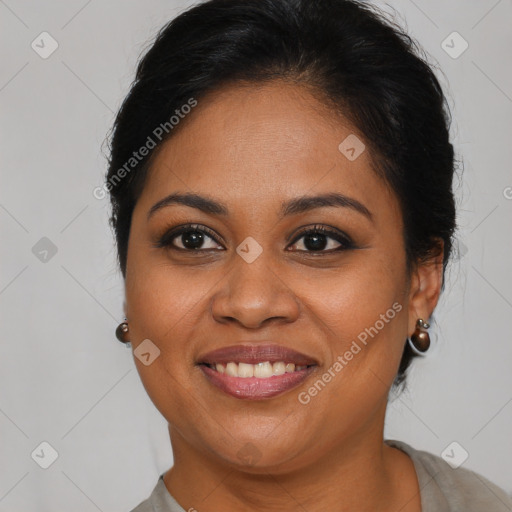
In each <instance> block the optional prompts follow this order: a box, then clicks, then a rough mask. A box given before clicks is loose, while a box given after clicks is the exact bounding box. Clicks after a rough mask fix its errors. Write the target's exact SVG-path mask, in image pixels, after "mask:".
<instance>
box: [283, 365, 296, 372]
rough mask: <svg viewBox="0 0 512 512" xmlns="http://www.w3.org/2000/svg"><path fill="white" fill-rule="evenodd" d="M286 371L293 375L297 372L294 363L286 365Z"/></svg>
mask: <svg viewBox="0 0 512 512" xmlns="http://www.w3.org/2000/svg"><path fill="white" fill-rule="evenodd" d="M285 370H286V373H292V372H294V371H295V365H294V364H293V363H288V364H287V365H286V368H285Z"/></svg>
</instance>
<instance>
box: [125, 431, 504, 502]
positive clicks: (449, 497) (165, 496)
mask: <svg viewBox="0 0 512 512" xmlns="http://www.w3.org/2000/svg"><path fill="white" fill-rule="evenodd" d="M384 442H385V443H386V444H388V445H389V446H394V447H396V448H398V449H400V450H402V451H403V452H405V453H407V455H409V457H410V458H411V459H412V461H413V463H414V468H415V469H416V474H417V476H418V482H419V486H420V493H421V510H422V512H510V511H512V496H509V495H507V494H506V493H505V491H503V489H500V488H499V487H497V486H496V485H495V484H493V483H492V482H490V481H489V480H487V479H486V478H484V477H483V476H481V475H479V474H478V473H475V472H473V471H470V470H469V469H465V468H462V467H459V468H457V469H452V467H451V466H450V465H449V464H448V463H447V462H446V461H444V460H443V459H442V458H441V457H438V456H437V455H433V454H432V453H428V452H425V451H421V450H416V449H414V448H412V447H411V446H409V445H408V444H406V443H404V442H403V441H395V440H391V439H386V440H384ZM192 510H193V509H192ZM131 512H186V511H185V509H183V508H182V507H181V506H180V505H179V504H178V502H177V501H176V500H175V499H174V498H173V497H172V496H171V494H170V493H169V491H168V490H167V487H165V484H164V480H163V473H162V474H161V475H160V477H159V478H158V483H157V484H156V486H155V488H154V489H153V491H152V493H151V495H150V496H149V497H148V498H147V499H146V500H144V501H143V502H141V503H140V504H139V505H138V506H137V507H135V508H134V509H133V510H131Z"/></svg>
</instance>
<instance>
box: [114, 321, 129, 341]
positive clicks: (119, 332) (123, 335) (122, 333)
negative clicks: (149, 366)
mask: <svg viewBox="0 0 512 512" xmlns="http://www.w3.org/2000/svg"><path fill="white" fill-rule="evenodd" d="M128 331H129V329H128V322H126V321H125V322H122V323H120V324H119V325H118V326H117V329H116V338H117V339H118V340H119V341H120V342H121V343H125V344H126V345H128V346H129V345H130V340H129V339H128V337H127V336H128Z"/></svg>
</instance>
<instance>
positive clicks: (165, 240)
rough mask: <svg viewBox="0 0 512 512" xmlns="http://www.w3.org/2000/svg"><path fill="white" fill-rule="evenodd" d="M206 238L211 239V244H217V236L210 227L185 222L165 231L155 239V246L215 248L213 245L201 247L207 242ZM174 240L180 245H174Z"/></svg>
mask: <svg viewBox="0 0 512 512" xmlns="http://www.w3.org/2000/svg"><path fill="white" fill-rule="evenodd" d="M208 240H211V241H213V242H214V244H213V245H215V244H217V245H219V242H218V241H217V236H216V235H215V233H214V232H213V231H212V230H211V229H209V228H207V227H206V226H201V225H200V224H186V225H183V226H180V227H178V228H175V229H170V230H169V231H166V232H165V233H164V234H163V235H162V237H161V238H160V239H159V240H158V241H157V243H156V244H155V247H158V248H164V247H165V248H166V249H171V250H178V251H196V252H198V251H211V250H217V249H215V247H214V246H212V247H206V248H203V247H202V246H203V244H205V243H208ZM176 241H179V243H180V244H181V247H180V246H178V245H176ZM210 245H211V242H210Z"/></svg>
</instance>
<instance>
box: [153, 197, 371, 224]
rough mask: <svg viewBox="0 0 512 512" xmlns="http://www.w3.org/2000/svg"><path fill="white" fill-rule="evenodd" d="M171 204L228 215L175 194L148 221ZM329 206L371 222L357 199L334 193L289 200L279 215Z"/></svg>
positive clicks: (212, 204) (202, 200) (209, 202)
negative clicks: (359, 214) (353, 212)
mask: <svg viewBox="0 0 512 512" xmlns="http://www.w3.org/2000/svg"><path fill="white" fill-rule="evenodd" d="M173 204H181V205H184V206H189V207H191V208H196V209H197V210H200V211H202V212H204V213H208V214H211V215H222V216H228V215H229V210H228V208H227V206H226V205H225V204H223V203H221V202H219V201H216V200H214V199H210V198H208V197H204V196H201V195H199V194H194V193H178V192H176V193H173V194H170V195H168V196H166V197H164V198H163V199H161V200H160V201H158V202H157V203H155V204H154V205H153V206H152V207H151V209H150V210H149V212H148V216H147V218H148V220H149V219H150V218H151V216H152V215H153V214H154V213H155V212H157V211H158V210H161V209H162V208H165V207H167V206H170V205H173ZM329 206H330V207H338V208H340V207H341V208H350V209H352V210H354V211H356V212H359V213H361V214H362V215H364V216H365V217H367V218H368V219H369V220H370V221H373V215H372V213H371V212H370V210H368V208H366V206H365V205H364V204H362V203H361V202H359V201H358V200H357V199H354V198H352V197H348V196H346V195H344V194H340V193H336V192H331V193H328V194H320V195H316V196H302V197H297V198H295V199H291V200H289V201H285V202H283V203H282V204H281V211H280V215H281V218H283V217H288V216H290V215H297V214H299V213H304V212H307V211H310V210H314V209H316V208H324V207H329Z"/></svg>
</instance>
